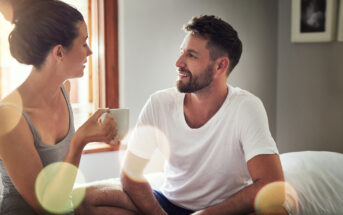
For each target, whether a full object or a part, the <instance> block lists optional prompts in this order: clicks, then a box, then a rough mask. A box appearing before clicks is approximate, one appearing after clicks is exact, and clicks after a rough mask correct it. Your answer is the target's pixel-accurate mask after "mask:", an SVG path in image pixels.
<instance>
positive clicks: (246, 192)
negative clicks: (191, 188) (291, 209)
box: [193, 154, 287, 215]
mask: <svg viewBox="0 0 343 215" xmlns="http://www.w3.org/2000/svg"><path fill="white" fill-rule="evenodd" d="M247 164H248V169H249V172H250V175H251V178H252V180H253V184H251V185H250V186H248V187H246V188H244V189H242V190H241V191H239V192H238V193H236V194H235V195H233V196H232V197H231V198H229V199H227V200H226V201H224V202H222V203H220V204H217V205H215V206H212V207H209V208H207V209H204V210H202V211H198V212H195V213H194V214H193V215H209V214H211V215H221V214H223V215H224V214H225V215H229V214H250V213H254V212H255V208H254V201H255V198H256V195H257V194H258V192H259V191H260V190H261V189H262V188H263V187H264V186H266V185H268V184H270V183H272V182H276V181H284V177H283V171H282V167H281V162H280V158H279V156H278V155H274V154H272V155H258V156H255V157H254V158H252V159H250V160H249V161H248V163H247ZM284 192H285V191H284V189H280V193H279V195H280V196H279V198H278V199H279V205H276V206H275V205H274V206H273V207H274V208H273V210H274V212H273V214H287V212H286V210H285V209H283V208H282V204H283V202H284V196H285V193H284ZM275 207H277V209H276V208H275ZM275 210H277V211H278V212H275Z"/></svg>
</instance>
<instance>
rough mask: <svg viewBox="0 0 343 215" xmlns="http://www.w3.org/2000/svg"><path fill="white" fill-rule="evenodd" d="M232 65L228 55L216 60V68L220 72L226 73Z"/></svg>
mask: <svg viewBox="0 0 343 215" xmlns="http://www.w3.org/2000/svg"><path fill="white" fill-rule="evenodd" d="M229 65H230V60H229V58H228V57H220V58H218V59H217V60H216V70H217V73H218V74H220V75H221V74H223V73H226V71H227V70H228V68H229Z"/></svg>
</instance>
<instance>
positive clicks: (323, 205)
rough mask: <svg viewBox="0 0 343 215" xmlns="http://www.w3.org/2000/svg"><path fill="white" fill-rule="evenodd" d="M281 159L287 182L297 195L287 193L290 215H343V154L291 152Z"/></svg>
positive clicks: (287, 205)
mask: <svg viewBox="0 0 343 215" xmlns="http://www.w3.org/2000/svg"><path fill="white" fill-rule="evenodd" d="M280 159H281V163H282V167H283V171H284V175H285V180H286V182H288V183H289V184H290V185H292V186H293V188H294V189H295V190H296V192H297V196H295V195H294V194H291V193H287V194H288V195H287V201H286V208H287V210H288V211H289V213H290V214H301V215H319V214H320V215H322V214H329V215H336V214H337V215H343V154H340V153H336V152H324V151H320V152H319V151H304V152H291V153H284V154H281V155H280ZM297 199H298V200H299V202H298V204H297V203H296V202H297Z"/></svg>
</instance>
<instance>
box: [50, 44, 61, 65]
mask: <svg viewBox="0 0 343 215" xmlns="http://www.w3.org/2000/svg"><path fill="white" fill-rule="evenodd" d="M52 55H53V57H54V58H55V59H56V61H58V62H62V61H63V58H64V48H63V46H62V45H56V46H54V48H53V49H52Z"/></svg>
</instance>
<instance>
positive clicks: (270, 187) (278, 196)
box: [254, 181, 298, 215]
mask: <svg viewBox="0 0 343 215" xmlns="http://www.w3.org/2000/svg"><path fill="white" fill-rule="evenodd" d="M292 201H293V202H292ZM297 203H298V197H297V193H296V191H295V190H294V188H293V187H292V186H291V185H290V184H288V183H286V182H283V181H278V182H273V183H270V184H267V185H266V186H264V187H263V188H262V189H261V190H260V191H259V192H258V193H257V195H256V198H255V203H254V206H255V211H256V213H257V214H267V215H268V214H273V215H281V214H282V215H283V214H285V215H286V214H288V213H287V211H289V210H291V208H290V207H296V205H297ZM292 205H293V206H292Z"/></svg>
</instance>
